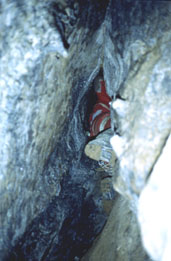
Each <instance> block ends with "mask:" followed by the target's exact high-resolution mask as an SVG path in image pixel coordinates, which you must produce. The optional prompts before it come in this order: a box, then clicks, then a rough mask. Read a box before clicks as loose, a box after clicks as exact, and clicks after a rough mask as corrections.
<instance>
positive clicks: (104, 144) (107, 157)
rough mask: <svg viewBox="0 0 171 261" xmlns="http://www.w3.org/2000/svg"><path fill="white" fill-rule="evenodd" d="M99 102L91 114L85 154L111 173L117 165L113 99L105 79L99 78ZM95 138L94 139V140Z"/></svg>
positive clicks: (97, 91)
mask: <svg viewBox="0 0 171 261" xmlns="http://www.w3.org/2000/svg"><path fill="white" fill-rule="evenodd" d="M95 91H96V95H97V102H96V104H95V106H94V108H93V111H92V113H91V114H90V119H89V122H90V138H91V140H90V141H89V142H88V144H87V145H86V147H85V154H86V155H87V156H88V157H89V158H92V159H94V160H97V161H98V163H99V165H100V167H101V168H102V169H104V170H105V171H106V172H108V173H110V172H111V171H112V169H113V166H114V163H115V154H114V151H113V149H112V147H111V144H110V138H111V137H112V134H113V133H112V130H111V128H110V127H111V120H110V104H109V103H110V101H111V98H110V97H109V96H108V94H107V92H106V87H105V82H104V80H103V78H97V79H96V82H95ZM92 138H94V139H92Z"/></svg>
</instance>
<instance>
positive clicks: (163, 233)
mask: <svg viewBox="0 0 171 261" xmlns="http://www.w3.org/2000/svg"><path fill="white" fill-rule="evenodd" d="M170 155H171V137H169V138H168V140H167V141H166V145H165V147H164V149H163V151H162V153H161V155H160V157H159V159H158V161H157V163H156V164H155V166H154V168H153V171H152V173H151V176H150V178H149V180H148V183H147V185H146V186H145V188H144V189H143V191H142V192H141V195H140V198H139V203H138V219H139V223H140V227H141V235H142V239H143V243H144V246H145V248H146V249H147V251H148V253H149V254H150V256H151V258H152V259H153V260H163V261H165V260H169V259H170V258H171V253H170V247H171V245H170V244H171V241H170V237H171V224H170V220H171V210H170V207H169V205H168V199H170V167H169V165H170ZM154 235H155V236H154Z"/></svg>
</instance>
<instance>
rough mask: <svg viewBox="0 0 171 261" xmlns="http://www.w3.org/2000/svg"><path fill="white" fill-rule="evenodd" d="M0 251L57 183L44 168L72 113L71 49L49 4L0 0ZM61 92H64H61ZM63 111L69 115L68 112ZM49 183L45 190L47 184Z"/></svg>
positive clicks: (54, 192)
mask: <svg viewBox="0 0 171 261" xmlns="http://www.w3.org/2000/svg"><path fill="white" fill-rule="evenodd" d="M0 19H1V22H0V24H1V25H0V27H1V68H0V70H1V72H0V74H1V79H0V104H1V105H0V106H1V107H0V119H1V120H0V129H1V131H0V159H1V160H0V169H1V173H0V177H1V182H0V191H1V202H0V205H1V220H0V224H1V228H0V229H1V239H0V253H1V254H0V255H3V253H5V252H8V250H9V248H10V245H13V244H14V243H15V241H16V239H17V238H18V236H20V235H22V233H23V232H24V231H25V229H26V227H27V226H28V224H29V223H30V222H31V221H32V219H33V218H34V217H35V216H37V214H38V213H39V212H40V211H42V209H43V208H44V205H45V204H47V202H48V201H49V199H50V198H51V194H56V195H57V194H59V191H60V188H59V186H56V187H55V186H54V187H53V192H52V190H51V187H50V186H48V184H46V182H45V180H43V179H42V176H41V173H42V171H43V168H44V164H45V162H46V161H47V159H48V157H49V155H50V153H51V152H52V151H53V150H54V148H55V142H54V141H55V140H57V139H58V138H59V134H60V131H61V129H62V127H63V125H64V121H65V118H66V117H67V115H68V103H69V95H68V94H69V91H70V90H69V88H66V84H65V77H64V78H63V74H62V72H63V63H64V60H63V59H62V58H61V60H60V62H59V61H57V59H56V55H59V56H61V57H65V56H66V55H67V52H66V50H65V48H64V46H63V42H62V41H61V37H60V34H59V33H58V31H57V30H56V28H55V25H54V23H53V19H52V16H49V12H48V9H47V5H43V4H42V2H39V1H29V2H27V1H26V2H22V1H21V2H17V1H1V16H0ZM59 97H60V98H59ZM64 115H65V116H64ZM45 188H46V190H45Z"/></svg>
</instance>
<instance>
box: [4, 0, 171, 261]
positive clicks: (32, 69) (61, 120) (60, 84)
mask: <svg viewBox="0 0 171 261" xmlns="http://www.w3.org/2000/svg"><path fill="white" fill-rule="evenodd" d="M0 7H1V13H0V19H1V21H0V28H1V30H0V31H1V37H2V41H1V56H2V57H1V68H0V70H1V79H0V85H1V88H0V104H1V108H0V119H1V121H0V129H1V131H0V158H1V162H0V169H1V173H0V194H1V199H0V205H1V208H0V218H1V219H0V233H1V235H2V236H1V238H0V258H1V260H10V261H11V260H22V261H24V260H36V261H38V260H41V261H43V260H49V261H50V260H51V261H52V260H57V259H58V260H78V259H80V258H81V257H82V256H83V254H84V253H85V251H86V250H87V249H88V248H89V247H90V245H91V244H92V241H93V240H94V239H95V237H96V236H97V234H99V233H100V231H101V230H102V228H103V226H104V224H105V222H106V218H107V215H108V214H109V212H110V210H111V206H108V203H107V205H105V204H106V203H105V202H106V200H108V202H109V201H110V200H111V201H112V204H113V197H115V193H113V190H112V189H111V177H109V176H108V177H107V176H106V177H103V178H102V175H101V174H100V173H99V171H98V170H97V169H98V168H99V166H98V164H97V162H95V161H93V160H91V159H88V158H87V157H86V156H85V154H84V148H85V145H86V143H87V136H86V130H87V129H88V124H87V121H88V120H87V119H88V115H89V113H90V108H89V107H91V101H90V100H91V97H92V96H91V94H92V82H93V80H94V78H95V77H96V75H97V74H98V72H99V70H100V67H103V70H104V78H105V81H106V84H107V91H108V94H109V95H110V96H113V102H112V108H111V120H112V132H113V134H114V137H113V138H112V146H113V149H114V151H115V153H116V156H117V162H116V164H115V165H114V166H115V167H114V170H113V177H112V179H113V184H114V188H115V189H116V190H118V191H119V192H120V193H121V194H122V195H123V196H124V197H126V198H128V199H129V200H130V201H131V205H132V207H133V210H134V212H135V213H136V211H137V202H138V196H139V194H140V193H141V191H142V189H143V187H144V186H145V184H146V180H147V178H148V177H149V175H150V174H151V171H152V169H153V167H154V166H155V163H156V162H157V160H158V158H159V156H160V154H161V151H162V150H163V148H164V145H165V142H166V140H167V138H168V135H169V130H170V110H169V105H170V87H169V86H170V83H169V82H170V78H171V76H170V71H169V67H170V60H169V55H170V53H171V52H170V49H169V43H170V40H171V39H170V20H169V17H170V13H169V12H170V11H169V10H170V9H169V3H167V2H165V3H164V4H163V2H162V1H160V2H156V1H130V0H125V1H114V0H112V1H110V2H109V3H108V1H90V0H89V1H84V0H81V1H52V2H51V1H49V2H48V4H47V3H43V2H42V1H37V0H31V1H29V2H28V1H25V0H23V1H15V2H14V1H9V0H8V1H1V6H0ZM108 182H109V183H108ZM107 184H109V188H108V185H107ZM106 187H107V191H105V189H106ZM105 211H106V213H107V214H106V213H105ZM112 211H113V212H112V213H114V215H113V216H112V215H111V219H109V223H108V225H107V226H109V228H110V226H114V228H115V229H114V231H115V235H113V237H112V238H113V239H114V238H116V239H117V240H115V243H116V244H115V245H114V249H115V251H113V252H110V250H111V248H110V250H109V255H110V256H109V258H112V255H114V256H115V257H116V256H118V257H117V258H118V260H119V259H122V257H123V258H124V260H127V259H126V256H127V257H129V256H131V260H137V255H138V254H137V252H136V249H138V250H139V253H140V255H141V256H140V260H141V258H142V260H143V257H145V254H144V252H143V250H142V247H141V243H140V239H139V235H138V233H139V232H138V228H137V225H136V224H135V223H136V222H135V217H134V215H133V214H132V212H131V211H130V210H129V208H128V204H127V203H126V201H125V199H121V198H120V197H118V199H117V200H116V203H115V205H114V207H113V210H112ZM117 213H118V215H117ZM115 216H116V217H117V219H116V222H115V224H113V220H114V217H115ZM121 216H123V219H121V223H120V218H121ZM127 216H128V217H129V218H130V219H128V220H126V219H127ZM127 221H129V224H128V222H127ZM112 224H113V225H112ZM142 226H143V225H142ZM124 231H130V233H127V232H124ZM124 233H126V234H127V237H126V240H125V238H124V236H125V234H124ZM108 234H109V236H110V233H108ZM142 234H143V233H142ZM134 236H135V237H134ZM102 237H103V235H102ZM133 238H134V239H137V241H136V240H134V239H133ZM109 240H110V239H109ZM117 241H118V242H119V244H118V243H117ZM100 242H101V241H100ZM104 242H105V241H104ZM112 242H113V241H112V239H111V242H110V243H112ZM108 243H109V242H107V243H105V247H106V249H109V247H110V246H111V245H110V244H108ZM100 244H101V243H100ZM124 246H126V248H127V251H125V249H124V248H125V247H124ZM97 249H98V248H97ZM118 249H119V251H118ZM123 249H124V250H123ZM147 249H148V247H147ZM149 252H150V251H149ZM104 253H105V251H104ZM150 253H151V252H150ZM100 254H102V256H103V253H101V251H100ZM151 255H152V256H153V254H151ZM97 256H98V255H97ZM98 257H99V256H98ZM92 258H94V257H92ZM90 260H91V259H90ZM93 260H94V259H93ZM98 260H99V259H98ZM109 260H110V259H109ZM147 260H148V259H147Z"/></svg>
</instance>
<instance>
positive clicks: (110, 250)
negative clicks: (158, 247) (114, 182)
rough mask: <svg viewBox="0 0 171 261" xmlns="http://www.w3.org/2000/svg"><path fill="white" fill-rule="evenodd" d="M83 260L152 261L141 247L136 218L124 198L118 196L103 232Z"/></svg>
mask: <svg viewBox="0 0 171 261" xmlns="http://www.w3.org/2000/svg"><path fill="white" fill-rule="evenodd" d="M81 260H82V261H97V260H100V261H102V260H109V261H112V260H116V261H118V260H139V261H141V260H142V261H144V260H146V261H148V260H150V259H149V258H148V257H147V255H146V253H145V251H144V250H143V248H142V246H141V238H140V234H139V231H138V224H137V220H136V216H135V215H134V214H133V212H132V211H131V210H130V208H129V202H128V201H127V200H125V199H124V198H123V197H122V196H119V195H117V197H116V199H115V202H114V205H113V209H112V211H111V214H110V216H109V219H108V221H107V223H106V225H105V227H104V229H103V232H102V233H101V235H100V236H99V237H98V238H97V239H96V241H95V242H94V244H93V246H92V248H91V249H90V250H89V252H88V253H87V254H86V255H85V256H84V257H83V258H82V259H81Z"/></svg>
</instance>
